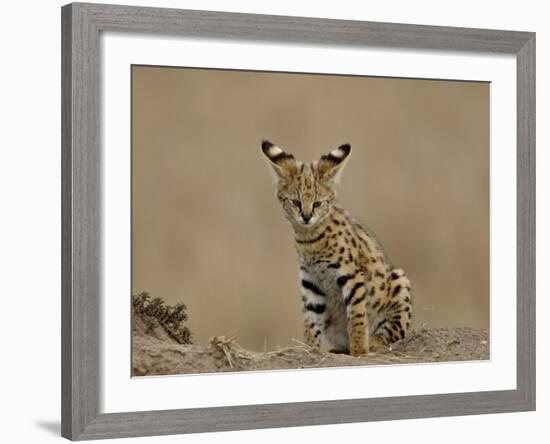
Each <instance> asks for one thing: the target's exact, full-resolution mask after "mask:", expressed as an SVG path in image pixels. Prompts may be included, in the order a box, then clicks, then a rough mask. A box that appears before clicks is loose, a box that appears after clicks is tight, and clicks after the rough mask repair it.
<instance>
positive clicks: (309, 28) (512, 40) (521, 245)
mask: <svg viewBox="0 0 550 444" xmlns="http://www.w3.org/2000/svg"><path fill="white" fill-rule="evenodd" d="M105 31H108V32H121V33H145V34H153V35H154V34H158V35H161V34H162V35H174V36H191V37H193V36H195V37H211V38H217V39H228V40H231V39H240V40H249V41H281V42H287V43H304V44H305V43H311V44H317V45H330V46H332V47H336V48H338V47H364V46H373V47H382V48H413V49H424V50H439V51H461V52H471V53H479V54H483V53H493V54H494V53H498V54H509V55H513V56H515V57H516V67H517V104H516V106H517V108H516V111H517V258H516V264H517V265H516V266H517V313H516V319H517V373H516V374H517V386H516V389H515V390H502V391H484V392H476V393H472V392H469V393H450V394H437V395H420V396H395V397H383V398H365V399H345V400H331V401H313V402H293V403H276V404H262V405H249V406H246V405H245V406H243V405H240V406H224V407H208V408H193V409H170V410H150V411H136V412H124V413H104V412H101V411H100V385H101V378H100V369H99V367H100V364H101V362H100V361H101V359H100V335H101V331H100V325H101V315H102V311H101V306H100V297H99V295H100V291H101V254H102V248H103V247H102V245H103V242H104V239H102V230H101V217H100V216H101V187H102V173H103V171H102V168H103V167H104V165H103V164H102V159H101V155H100V154H101V153H100V143H101V125H100V120H101V119H100V114H101V103H100V64H101V57H102V48H101V45H100V38H99V37H100V34H101V33H102V32H105ZM496 155H498V151H497V152H496ZM61 333H62V335H61V336H62V435H63V436H64V437H66V438H69V439H73V440H77V439H78V440H83V439H99V438H115V437H133V436H146V435H162V434H175V433H195V432H206V431H227V430H243V429H254V428H268V427H290V426H303V425H319V424H336V423H350V422H364V421H378V420H391V419H405V418H421V417H436V416H452V415H469V414H481V413H498V412H512V411H528V410H534V408H535V34H534V33H529V32H515V31H495V30H480V29H468V28H449V27H434V26H420V25H404V24H390V23H372V22H360V21H344V20H332V19H316V18H304V17H283V16H266V15H256V14H240V13H225V12H207V11H189V10H176V9H162V8H144V7H129V6H117V5H101V4H85V3H75V4H69V5H66V6H64V7H63V8H62V332H61Z"/></svg>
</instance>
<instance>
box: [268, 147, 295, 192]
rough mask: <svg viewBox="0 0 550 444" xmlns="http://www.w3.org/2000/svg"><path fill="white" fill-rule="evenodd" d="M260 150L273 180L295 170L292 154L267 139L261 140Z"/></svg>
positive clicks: (288, 174) (289, 175)
mask: <svg viewBox="0 0 550 444" xmlns="http://www.w3.org/2000/svg"><path fill="white" fill-rule="evenodd" d="M262 152H263V153H264V155H265V157H266V159H267V160H268V163H269V165H270V167H271V170H272V172H273V179H274V181H275V182H278V181H279V180H280V179H286V178H289V177H291V176H292V175H294V174H295V173H296V172H297V170H298V169H297V166H296V159H294V156H293V155H292V154H290V153H287V152H285V151H283V150H282V149H281V148H279V147H278V146H275V145H273V144H272V143H271V142H269V141H267V140H264V141H263V142H262Z"/></svg>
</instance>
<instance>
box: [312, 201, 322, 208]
mask: <svg viewBox="0 0 550 444" xmlns="http://www.w3.org/2000/svg"><path fill="white" fill-rule="evenodd" d="M321 203H322V202H320V201H318V200H317V201H315V202H313V208H319V207H320V206H321Z"/></svg>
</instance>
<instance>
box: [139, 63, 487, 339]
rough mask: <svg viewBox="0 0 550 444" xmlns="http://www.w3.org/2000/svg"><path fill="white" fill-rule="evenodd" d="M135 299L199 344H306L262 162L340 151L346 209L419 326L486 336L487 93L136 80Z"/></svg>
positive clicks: (188, 77) (219, 78)
mask: <svg viewBox="0 0 550 444" xmlns="http://www.w3.org/2000/svg"><path fill="white" fill-rule="evenodd" d="M132 76H133V91H132V98H133V122H132V123H133V151H132V154H133V183H132V190H133V214H132V216H133V217H132V222H133V231H132V248H133V250H132V254H133V256H132V258H133V282H132V286H133V292H139V291H149V292H150V293H151V294H152V296H160V297H162V298H163V299H165V300H166V301H167V302H169V303H176V302H178V301H182V302H185V303H186V304H187V306H188V309H189V316H190V320H189V326H190V328H191V330H192V332H193V334H194V340H195V341H196V342H204V341H207V340H208V338H210V337H211V336H214V335H220V334H232V335H236V336H237V338H238V341H239V343H240V344H241V345H243V346H244V347H246V348H249V349H256V350H263V349H264V347H266V348H267V349H273V348H275V347H276V346H277V345H281V346H284V345H289V344H292V341H291V339H292V338H299V339H301V336H302V326H301V307H300V297H299V286H298V277H297V268H298V267H297V259H296V253H295V251H294V247H293V242H292V239H293V237H292V235H291V231H290V227H289V225H288V223H287V221H286V219H285V218H284V217H283V213H282V210H281V208H280V207H279V203H278V202H277V201H276V199H275V196H274V190H273V186H272V183H271V176H270V173H269V171H268V167H267V165H266V164H265V161H264V159H263V157H262V154H261V151H260V141H261V140H262V139H263V138H266V139H269V140H271V141H272V142H274V143H276V144H277V145H279V146H281V147H283V148H285V149H287V150H288V151H291V152H293V153H294V154H295V156H296V157H297V158H299V159H301V160H314V159H315V158H317V157H319V156H320V155H321V154H323V153H325V152H328V151H330V150H332V149H333V148H335V147H337V146H338V145H340V144H342V143H345V142H349V143H351V145H352V155H351V158H350V161H349V162H348V165H347V167H346V171H344V175H343V179H342V185H341V188H340V193H339V195H340V200H341V202H342V203H343V204H344V205H345V206H346V207H347V208H348V209H349V210H350V211H351V212H352V213H353V214H354V215H355V216H356V217H357V218H358V219H360V220H362V221H364V222H365V223H366V224H367V225H368V226H369V227H370V228H371V229H372V230H373V231H374V232H375V233H376V234H377V236H378V238H379V240H380V241H381V242H382V244H383V246H384V247H385V250H386V252H387V253H388V256H389V257H390V260H391V261H392V262H393V263H394V264H395V265H397V266H400V267H402V268H404V269H405V270H406V271H407V273H408V274H409V276H410V278H411V280H412V284H413V292H414V297H415V307H414V319H413V320H414V326H415V327H416V328H418V327H420V326H422V325H425V326H427V327H456V326H471V327H477V328H488V325H489V85H488V84H486V83H473V82H451V81H428V80H410V79H385V78H366V77H343V76H321V75H296V74H281V73H253V72H239V71H217V70H200V69H181V68H153V67H134V68H133V71H132Z"/></svg>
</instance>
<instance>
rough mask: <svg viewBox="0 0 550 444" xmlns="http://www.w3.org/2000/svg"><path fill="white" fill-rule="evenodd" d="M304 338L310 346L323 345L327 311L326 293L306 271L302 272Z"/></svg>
mask: <svg viewBox="0 0 550 444" xmlns="http://www.w3.org/2000/svg"><path fill="white" fill-rule="evenodd" d="M301 284H302V302H303V304H304V308H303V313H304V338H305V341H306V344H307V345H309V346H310V347H317V348H319V347H321V337H322V334H323V325H324V319H325V311H326V308H327V306H326V294H325V292H324V291H323V290H322V289H321V288H320V287H319V286H318V285H317V284H316V283H315V282H314V281H313V279H311V277H310V276H309V275H307V274H306V273H302V280H301Z"/></svg>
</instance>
